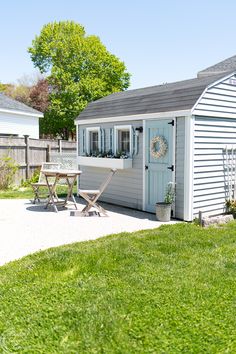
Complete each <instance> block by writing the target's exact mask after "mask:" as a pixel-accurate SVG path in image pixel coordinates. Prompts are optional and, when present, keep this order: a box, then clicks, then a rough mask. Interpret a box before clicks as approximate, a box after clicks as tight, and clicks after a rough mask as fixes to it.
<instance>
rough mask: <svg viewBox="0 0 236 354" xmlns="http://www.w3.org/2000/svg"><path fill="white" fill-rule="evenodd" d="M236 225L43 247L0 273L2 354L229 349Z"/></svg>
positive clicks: (234, 339) (233, 346) (233, 339)
mask: <svg viewBox="0 0 236 354" xmlns="http://www.w3.org/2000/svg"><path fill="white" fill-rule="evenodd" d="M235 233H236V224H235V223H231V224H230V225H227V226H224V227H222V228H221V229H213V228H209V229H202V228H200V227H198V226H194V225H189V224H184V223H182V224H177V225H174V226H164V227H161V228H159V229H154V230H146V231H140V232H136V233H132V234H128V233H123V234H120V235H113V236H110V237H105V238H102V239H99V240H96V241H90V242H84V243H77V244H74V245H67V246H63V247H59V248H54V249H50V250H47V251H44V252H40V253H37V254H34V255H30V256H28V257H26V258H24V259H22V260H19V261H16V262H12V263H10V264H8V265H6V266H4V267H1V268H0V283H1V311H0V338H1V340H0V351H1V350H2V352H4V353H15V352H17V353H48V354H50V353H68V354H71V353H81V354H82V353H111V354H112V353H129V354H132V353H135V354H137V353H181V354H182V353H235V351H236V336H235V293H236V282H235V273H236V262H235Z"/></svg>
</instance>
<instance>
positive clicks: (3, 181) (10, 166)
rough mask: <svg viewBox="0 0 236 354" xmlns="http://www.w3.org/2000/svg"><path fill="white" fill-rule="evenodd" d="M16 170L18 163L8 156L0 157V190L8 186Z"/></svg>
mask: <svg viewBox="0 0 236 354" xmlns="http://www.w3.org/2000/svg"><path fill="white" fill-rule="evenodd" d="M17 170H18V165H17V164H16V163H15V161H14V160H13V159H12V158H11V157H10V156H4V157H1V158H0V190H2V189H7V188H9V187H10V185H11V183H12V182H13V179H14V176H15V174H16V171H17Z"/></svg>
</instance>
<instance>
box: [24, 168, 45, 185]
mask: <svg viewBox="0 0 236 354" xmlns="http://www.w3.org/2000/svg"><path fill="white" fill-rule="evenodd" d="M39 174H40V169H36V170H35V171H34V173H33V175H32V177H31V178H29V179H26V180H25V181H23V180H22V181H21V186H22V187H28V186H30V184H31V183H36V182H38V180H39Z"/></svg>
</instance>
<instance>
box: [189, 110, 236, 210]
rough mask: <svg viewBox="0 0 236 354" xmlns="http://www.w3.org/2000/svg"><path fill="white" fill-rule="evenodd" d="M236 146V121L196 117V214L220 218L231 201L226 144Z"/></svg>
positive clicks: (194, 203) (194, 198) (194, 204)
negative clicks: (228, 190) (226, 204)
mask: <svg viewBox="0 0 236 354" xmlns="http://www.w3.org/2000/svg"><path fill="white" fill-rule="evenodd" d="M232 144H236V119H220V118H210V117H196V118H195V129H194V180H193V183H194V192H193V213H194V216H195V217H196V216H197V215H198V212H199V211H202V212H203V213H204V214H203V215H216V214H220V213H222V212H224V211H225V208H224V206H225V199H226V198H228V192H227V188H226V185H227V176H226V174H227V173H226V165H225V152H224V149H225V147H226V145H228V147H230V146H231V145H232Z"/></svg>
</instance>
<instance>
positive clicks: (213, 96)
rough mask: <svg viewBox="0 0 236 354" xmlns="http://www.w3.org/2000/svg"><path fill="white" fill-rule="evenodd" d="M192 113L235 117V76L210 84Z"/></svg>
mask: <svg viewBox="0 0 236 354" xmlns="http://www.w3.org/2000/svg"><path fill="white" fill-rule="evenodd" d="M192 113H193V115H197V116H206V117H219V118H222V117H224V118H236V77H235V76H234V75H231V76H230V77H228V78H227V79H226V80H223V81H221V82H218V83H216V84H214V85H211V86H210V87H209V88H207V89H206V91H205V92H204V94H203V95H202V97H201V98H200V99H199V101H198V102H197V104H196V106H195V107H194V109H193V111H192Z"/></svg>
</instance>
